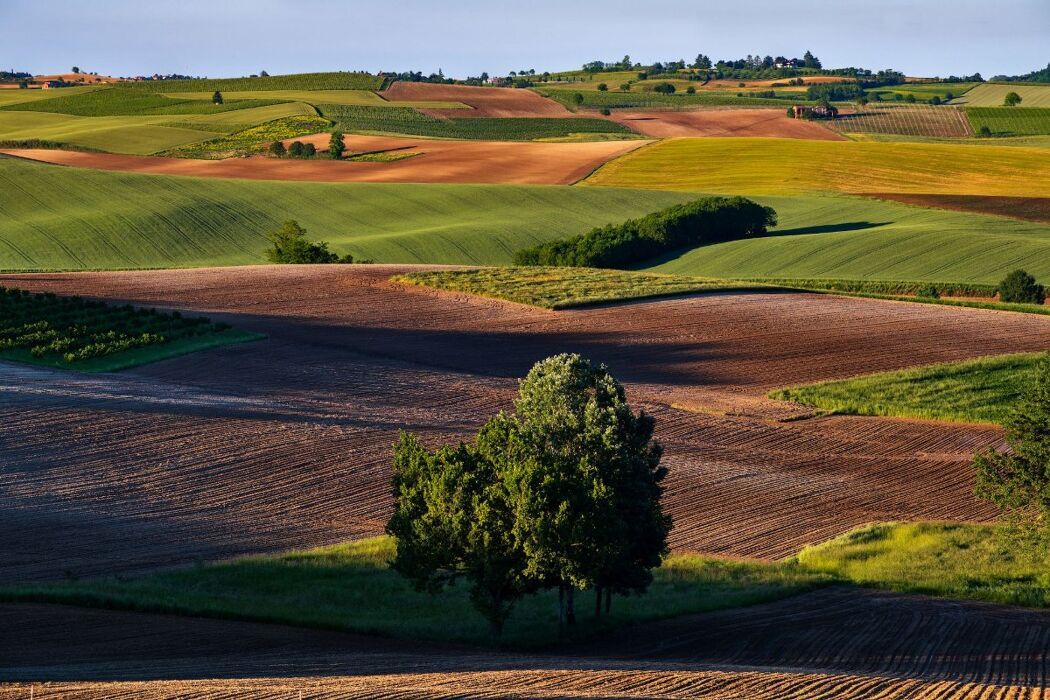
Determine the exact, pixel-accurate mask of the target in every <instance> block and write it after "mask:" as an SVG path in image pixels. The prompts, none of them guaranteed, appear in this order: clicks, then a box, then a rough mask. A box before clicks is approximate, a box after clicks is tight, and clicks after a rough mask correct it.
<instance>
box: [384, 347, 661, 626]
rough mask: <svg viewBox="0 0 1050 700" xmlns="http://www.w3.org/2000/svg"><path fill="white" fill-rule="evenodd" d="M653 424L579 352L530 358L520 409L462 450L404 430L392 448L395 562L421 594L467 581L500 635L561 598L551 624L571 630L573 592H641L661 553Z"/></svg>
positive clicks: (603, 600)
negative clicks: (536, 596) (526, 607)
mask: <svg viewBox="0 0 1050 700" xmlns="http://www.w3.org/2000/svg"><path fill="white" fill-rule="evenodd" d="M654 425H655V421H654V420H653V418H652V417H651V416H649V415H647V414H646V413H645V412H644V411H642V412H639V413H637V414H636V413H634V411H633V410H632V409H631V407H630V405H629V404H628V403H627V398H626V394H625V393H624V389H623V387H622V386H621V385H620V383H619V382H617V381H616V380H615V379H614V378H613V376H612V375H611V374H610V373H609V370H608V369H607V368H606V367H605V366H604V365H600V364H594V363H592V362H590V361H589V360H586V359H584V358H582V357H581V356H579V355H574V354H562V355H557V356H555V357H550V358H548V359H546V360H542V361H540V362H538V363H537V364H536V365H535V366H534V367H533V368H532V370H531V371H530V372H529V373H528V375H527V376H526V377H525V379H524V380H522V381H521V383H520V387H519V392H518V397H517V399H516V401H515V402H514V412H513V413H509V414H508V413H504V412H501V413H499V414H497V415H496V416H494V417H493V418H491V419H490V420H489V421H488V422H487V423H485V425H484V426H482V428H481V429H480V430H479V431H478V433H477V436H476V437H475V438H474V440H473V441H471V442H470V443H460V444H458V445H446V446H443V447H440V448H438V449H437V450H434V451H431V450H428V449H427V448H426V447H424V446H423V444H422V443H421V442H420V441H419V439H418V438H417V437H415V436H414V435H411V434H408V433H402V435H401V437H400V440H399V442H398V443H397V445H396V447H395V450H394V478H393V496H394V513H393V515H392V516H391V517H390V520H389V522H388V523H387V527H386V530H387V532H388V533H389V534H390V535H392V536H393V537H394V538H395V539H396V542H397V553H396V556H395V558H394V560H393V562H392V563H391V566H392V568H393V569H394V570H396V571H398V572H399V573H401V574H402V575H403V576H405V577H407V578H408V579H409V580H410V581H412V583H413V584H414V586H415V587H416V588H417V589H418V590H421V591H430V592H437V591H439V590H441V589H442V588H444V587H445V586H448V585H452V584H453V583H455V582H456V581H457V580H460V579H463V580H465V581H466V582H467V585H468V586H469V592H470V600H471V602H472V604H473V605H474V607H475V608H476V609H477V610H478V611H479V612H480V613H481V614H482V615H484V617H485V619H486V620H487V621H488V623H489V627H490V630H491V634H492V636H493V638H494V639H496V638H498V637H499V636H500V635H501V634H502V631H503V627H504V625H505V623H506V621H507V619H508V618H509V616H510V615H511V613H512V611H513V609H514V606H515V603H516V602H517V601H519V600H520V599H521V598H522V597H524V596H526V595H529V594H532V593H536V592H538V591H540V590H549V589H554V588H556V589H557V590H558V591H559V613H558V619H559V629H563V628H564V625H572V624H574V623H575V619H576V614H575V594H576V591H578V590H582V589H590V590H592V591H594V594H595V598H594V600H595V615H596V616H599V617H600V616H601V614H602V612H603V611H604V612H605V614H608V613H609V611H610V608H611V605H612V596H613V595H629V594H632V593H642V592H644V591H645V590H646V589H647V588H648V586H649V584H650V583H651V581H652V569H653V568H655V567H657V566H659V565H660V563H661V561H662V560H663V557H664V556H665V555H666V554H667V552H668V547H667V535H668V532H669V531H670V529H671V519H670V517H669V516H667V515H665V514H664V513H663V511H662V509H661V505H660V499H661V496H662V494H663V486H662V482H663V480H664V478H665V477H666V475H667V470H666V469H665V468H663V467H661V466H660V458H661V455H662V448H661V447H660V445H659V443H657V442H655V441H654V440H653V439H652V437H653V428H654Z"/></svg>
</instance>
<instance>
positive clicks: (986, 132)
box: [977, 124, 992, 138]
mask: <svg viewBox="0 0 1050 700" xmlns="http://www.w3.org/2000/svg"><path fill="white" fill-rule="evenodd" d="M977 134H978V135H979V136H983V137H985V138H987V137H989V136H991V135H992V130H991V129H989V128H988V125H987V124H984V125H982V126H981V129H980V130H979V131H978V132H977Z"/></svg>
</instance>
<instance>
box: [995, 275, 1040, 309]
mask: <svg viewBox="0 0 1050 700" xmlns="http://www.w3.org/2000/svg"><path fill="white" fill-rule="evenodd" d="M999 301H1001V302H1005V303H1011V304H1042V303H1043V302H1044V301H1046V289H1045V288H1044V287H1043V285H1041V284H1037V283H1036V281H1035V277H1032V276H1031V275H1030V274H1028V273H1027V272H1025V271H1024V270H1014V271H1013V272H1011V273H1010V274H1009V275H1007V276H1006V277H1005V278H1004V279H1003V281H1002V282H1000V283H999Z"/></svg>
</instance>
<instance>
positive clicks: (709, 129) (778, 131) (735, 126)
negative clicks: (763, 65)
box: [612, 109, 845, 141]
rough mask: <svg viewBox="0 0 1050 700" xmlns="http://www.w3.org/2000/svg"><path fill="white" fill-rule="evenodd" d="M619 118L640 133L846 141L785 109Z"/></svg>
mask: <svg viewBox="0 0 1050 700" xmlns="http://www.w3.org/2000/svg"><path fill="white" fill-rule="evenodd" d="M612 119H613V121H617V122H619V123H621V124H623V125H624V126H627V127H628V128H630V129H634V130H635V131H637V132H638V133H639V134H643V135H645V136H652V137H654V138H661V139H662V138H669V137H673V136H767V137H771V138H784V139H816V140H818V141H843V140H845V137H844V136H840V135H839V134H837V133H835V132H834V131H831V130H830V129H828V128H826V127H824V126H823V125H821V124H820V123H818V122H813V121H805V120H802V119H791V118H790V117H788V116H787V114H786V112H785V110H783V109H705V110H698V111H691V112H687V111H660V110H648V111H616V112H614V113H613V115H612Z"/></svg>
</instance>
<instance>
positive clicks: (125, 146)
mask: <svg viewBox="0 0 1050 700" xmlns="http://www.w3.org/2000/svg"><path fill="white" fill-rule="evenodd" d="M186 118H187V117H173V116H170V115H159V116H151V117H73V116H70V115H67V114H49V113H46V112H0V141H7V140H22V139H42V140H45V141H59V142H62V143H68V144H72V145H74V146H86V147H87V148H94V149H98V150H103V151H110V152H113V153H132V154H136V155H146V154H149V153H156V152H157V151H163V150H165V149H167V148H172V147H174V146H180V145H183V144H188V143H196V142H198V141H204V140H206V139H210V138H214V137H215V136H217V135H218V132H212V131H207V130H201V129H198V128H185V127H168V126H164V124H166V123H169V122H172V121H174V120H176V119H178V120H180V121H181V120H183V119H186Z"/></svg>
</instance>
